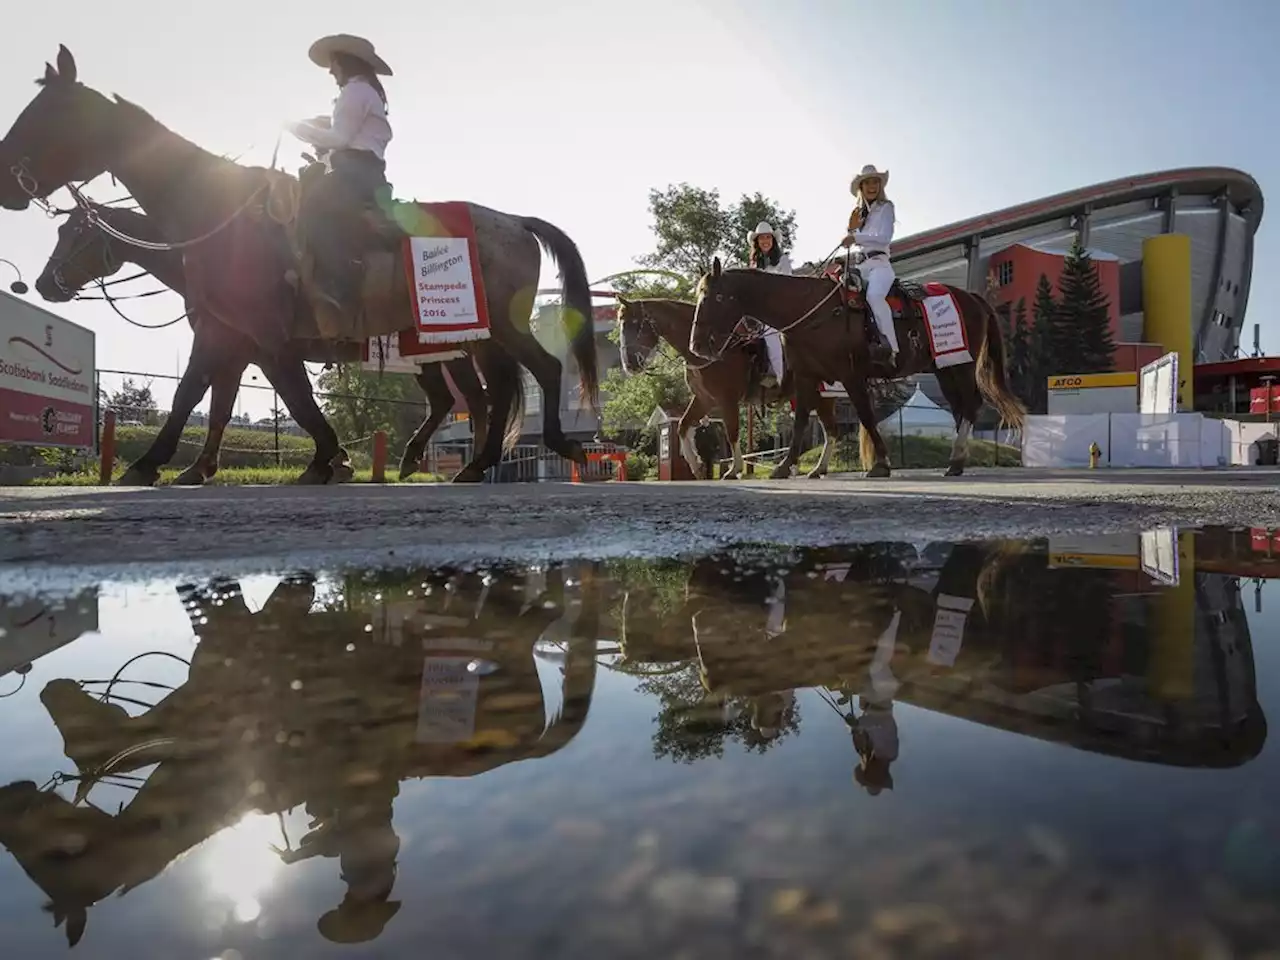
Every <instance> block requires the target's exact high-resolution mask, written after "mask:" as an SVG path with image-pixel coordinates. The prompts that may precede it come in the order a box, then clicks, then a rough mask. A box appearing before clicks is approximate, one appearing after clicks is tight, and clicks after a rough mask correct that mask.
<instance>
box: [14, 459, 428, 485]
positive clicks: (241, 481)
mask: <svg viewBox="0 0 1280 960" xmlns="http://www.w3.org/2000/svg"><path fill="white" fill-rule="evenodd" d="M124 471H125V465H124V464H120V465H119V466H117V467H116V470H115V473H114V474H113V475H112V480H113V481H114V480H117V479H119V478H120V477H121V476H122V475H123V474H124ZM181 472H182V471H181V470H176V469H175V470H163V471H161V473H160V485H161V486H165V485H167V484H170V483H172V482H173V481H174V479H175V478H176V477H177V476H178V474H179V473H181ZM300 473H302V468H301V467H296V468H295V467H222V468H221V469H219V470H218V472H217V474H216V475H215V476H214V477H213V479H212V480H209V481H207V482H206V484H205V485H206V486H219V487H243V486H250V485H263V486H279V485H283V484H289V483H293V481H294V480H296V479H297V478H298V475H299V474H300ZM397 476H398V468H394V467H392V466H390V465H388V467H387V483H442V482H444V481H445V480H446V479H447V478H445V477H440V476H437V475H436V474H433V473H417V474H414V475H413V476H412V477H410V478H409V479H408V480H399V479H397ZM350 482H351V483H372V482H373V471H372V470H357V471H356V472H355V476H354V477H353V478H352V480H351V481H350ZM32 486H37V487H96V486H98V471H97V470H96V469H95V470H92V471H83V472H80V473H64V474H60V475H58V476H56V477H40V478H39V479H37V480H33V481H32Z"/></svg>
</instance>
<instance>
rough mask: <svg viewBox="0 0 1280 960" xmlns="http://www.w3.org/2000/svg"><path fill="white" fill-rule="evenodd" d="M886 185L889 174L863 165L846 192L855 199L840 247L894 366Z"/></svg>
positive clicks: (890, 232) (895, 346) (890, 221)
mask: <svg viewBox="0 0 1280 960" xmlns="http://www.w3.org/2000/svg"><path fill="white" fill-rule="evenodd" d="M888 184H889V171H888V170H884V171H881V170H877V169H876V168H875V165H874V164H870V163H869V164H867V165H866V166H865V167H863V168H862V172H861V173H859V174H858V175H857V176H856V177H854V178H853V182H852V183H851V184H850V185H849V191H850V192H851V193H852V194H853V195H854V197H855V198H857V201H858V202H857V205H856V206H855V207H854V209H853V213H851V214H850V215H849V233H848V235H847V236H846V237H845V238H844V243H843V245H844V246H848V247H849V248H850V251H851V252H852V253H853V261H854V263H855V264H856V265H857V268H858V272H859V273H860V274H861V275H862V286H863V294H864V296H865V297H866V300H867V307H868V308H869V309H870V310H871V315H872V316H873V317H875V321H876V326H877V327H878V328H879V330H880V336H881V337H882V338H883V339H884V343H885V346H886V347H888V349H889V354H890V358H889V362H890V363H891V364H896V363H897V362H898V333H897V331H896V330H894V328H893V311H892V310H890V309H889V303H888V301H887V300H886V299H885V296H886V295H887V294H888V293H889V288H890V287H891V286H893V281H894V277H895V276H896V274H895V273H894V270H893V266H892V264H890V263H889V243H890V241H891V240H893V218H894V210H893V201H892V200H890V199H889V198H888V197H887V196H885V193H884V188H885V187H886V186H888Z"/></svg>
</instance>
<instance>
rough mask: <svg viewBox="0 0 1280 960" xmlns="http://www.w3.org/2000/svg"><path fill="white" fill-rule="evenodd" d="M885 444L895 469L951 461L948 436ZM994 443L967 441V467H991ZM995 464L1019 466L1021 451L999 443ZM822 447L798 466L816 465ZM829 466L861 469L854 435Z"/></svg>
mask: <svg viewBox="0 0 1280 960" xmlns="http://www.w3.org/2000/svg"><path fill="white" fill-rule="evenodd" d="M884 440H885V443H886V444H888V446H889V463H890V465H891V466H893V467H894V468H896V469H899V470H910V469H926V470H945V469H946V468H947V466H948V465H949V464H950V463H951V439H950V438H948V437H910V436H909V437H902V438H899V437H896V436H886V437H885V438H884ZM996 446H997V445H996V443H995V442H994V441H991V440H971V441H969V463H968V465H969V466H971V467H990V466H995V465H996V463H997V461H996ZM999 452H1000V457H999V466H1002V467H1017V466H1021V465H1022V452H1021V451H1020V450H1019V449H1018V448H1017V447H1011V446H1009V445H1008V444H1004V443H1002V444H1000V445H999ZM821 454H822V447H814V448H813V449H811V450H808V451H806V452H805V453H804V454H803V455H802V456H801V457H800V469H801V470H802V471H807V470H812V469H813V468H814V467H815V466H817V464H818V458H819V457H820V456H821ZM831 469H832V471H833V472H835V471H852V470H865V469H866V467H864V466H863V465H862V464H861V462H860V459H859V457H858V442H857V435H856V434H855V435H854V436H853V437H852V438H850V440H846V441H844V442H842V443H840V445H839V446H837V448H836V453H835V454H834V455H833V456H832V458H831Z"/></svg>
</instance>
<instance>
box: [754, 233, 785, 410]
mask: <svg viewBox="0 0 1280 960" xmlns="http://www.w3.org/2000/svg"><path fill="white" fill-rule="evenodd" d="M747 243H749V244H751V254H750V256H749V257H748V264H749V265H750V266H751V268H752V269H753V270H763V271H765V272H766V273H782V274H786V275H787V276H788V277H789V276H791V258H790V257H789V256H787V254H786V253H784V252H783V250H782V246H781V244H779V243H778V238H777V236H776V235H775V234H774V232H773V225H772V224H770V223H769V221H767V220H761V221H760V222H759V223H757V224H756V228H755V229H754V230H752V231H751V232H750V233H748V234H747ZM764 347H765V350H766V351H768V354H769V368H770V369H771V370H772V371H773V378H774V379H773V380H772V382H770V380H769V378H768V377H766V378H765V379H764V381H763V383H764V386H766V387H769V386H773V385H774V384H777V383H781V382H782V334H781V333H779V332H778V331H777V330H775V329H774V328H773V327H765V331H764Z"/></svg>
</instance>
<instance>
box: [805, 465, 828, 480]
mask: <svg viewBox="0 0 1280 960" xmlns="http://www.w3.org/2000/svg"><path fill="white" fill-rule="evenodd" d="M826 475H827V471H825V470H823V469H822V468H821V467H814V468H813V469H812V470H810V471H809V472H808V473H807V474H806V475H805V476H807V477H808V478H809V479H810V480H821V479H822V478H823V477H825V476H826Z"/></svg>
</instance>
